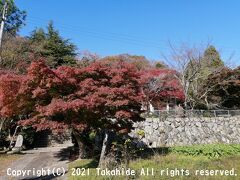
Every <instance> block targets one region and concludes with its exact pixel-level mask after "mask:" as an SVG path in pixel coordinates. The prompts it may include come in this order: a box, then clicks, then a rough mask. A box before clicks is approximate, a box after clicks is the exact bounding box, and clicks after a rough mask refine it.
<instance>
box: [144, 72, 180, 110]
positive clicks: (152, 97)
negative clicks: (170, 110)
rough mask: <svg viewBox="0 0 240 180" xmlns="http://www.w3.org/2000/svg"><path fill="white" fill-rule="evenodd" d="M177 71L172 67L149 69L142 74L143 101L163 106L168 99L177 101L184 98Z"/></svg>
mask: <svg viewBox="0 0 240 180" xmlns="http://www.w3.org/2000/svg"><path fill="white" fill-rule="evenodd" d="M177 75H178V73H177V72H176V71H175V70H172V69H149V70H147V71H145V72H144V73H143V74H142V80H143V82H144V86H143V92H144V94H145V101H146V102H147V103H149V102H151V103H153V104H154V105H156V104H157V105H158V108H160V107H159V106H163V105H165V103H167V102H168V101H170V99H175V100H176V101H178V102H182V101H183V100H184V93H183V89H182V86H181V84H180V82H179V80H178V79H177V78H176V76H177Z"/></svg>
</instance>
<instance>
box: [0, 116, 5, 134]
mask: <svg viewBox="0 0 240 180" xmlns="http://www.w3.org/2000/svg"><path fill="white" fill-rule="evenodd" d="M5 120H6V119H5V118H1V122H0V132H2V128H3V124H4V122H5Z"/></svg>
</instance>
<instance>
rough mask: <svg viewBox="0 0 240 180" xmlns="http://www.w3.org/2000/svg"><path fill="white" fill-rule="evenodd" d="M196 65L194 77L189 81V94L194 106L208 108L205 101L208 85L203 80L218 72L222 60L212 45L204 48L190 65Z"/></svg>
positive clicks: (222, 64) (222, 65) (222, 66)
mask: <svg viewBox="0 0 240 180" xmlns="http://www.w3.org/2000/svg"><path fill="white" fill-rule="evenodd" d="M194 66H195V67H197V69H198V71H196V76H195V78H194V79H193V80H192V81H191V83H190V95H191V99H192V102H193V105H192V106H193V107H194V108H200V109H202V108H210V107H209V106H208V102H207V99H206V98H207V94H208V91H209V88H210V87H208V86H204V87H203V84H205V81H206V80H207V79H208V77H209V76H210V75H211V74H213V73H214V72H218V71H220V70H221V69H223V68H224V62H223V61H222V59H221V56H220V54H219V52H218V51H217V50H216V48H215V47H214V46H213V45H210V46H209V47H208V48H206V49H205V51H204V52H203V54H202V55H201V58H200V59H199V61H194V63H193V65H192V66H190V69H192V67H194Z"/></svg>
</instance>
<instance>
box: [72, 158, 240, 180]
mask: <svg viewBox="0 0 240 180" xmlns="http://www.w3.org/2000/svg"><path fill="white" fill-rule="evenodd" d="M74 167H75V168H78V169H80V170H82V172H83V169H86V170H85V171H86V173H85V174H86V175H78V176H77V175H76V171H75V172H74V173H75V175H73V168H74ZM96 167H97V163H96V162H95V161H94V160H91V159H89V160H81V161H79V160H78V161H75V162H72V163H71V164H70V166H69V179H70V180H78V179H83V180H84V179H86V180H95V179H98V180H99V179H100V180H101V179H102V180H104V179H116V180H118V179H120V180H121V179H122V180H125V179H126V177H125V176H115V177H109V176H97V175H96V172H97V171H96ZM129 167H130V168H131V169H134V170H137V175H136V176H134V177H133V176H132V177H129V179H149V180H152V179H161V180H164V179H171V180H172V179H175V180H179V179H182V180H185V179H186V180H202V179H204V180H219V179H221V180H231V179H233V180H239V179H240V156H239V155H237V156H228V157H221V158H214V159H209V158H207V157H205V156H188V155H179V154H168V155H155V156H153V157H151V158H150V159H138V160H133V161H131V162H130V165H129ZM88 168H89V175H87V172H88ZM142 168H144V170H145V174H146V171H147V168H149V175H148V176H147V175H145V176H144V175H140V170H141V169H142ZM152 168H153V170H154V175H152V174H151V170H152ZM176 168H177V169H178V170H180V169H184V170H189V171H190V172H191V175H189V176H181V175H180V176H173V174H171V173H170V171H169V174H168V176H167V175H166V173H167V170H175V169H176ZM232 168H234V172H235V173H236V174H237V176H235V175H234V176H231V177H230V176H229V177H227V176H212V177H208V176H195V175H194V174H193V172H195V171H196V170H198V169H203V170H204V169H209V170H231V169H232ZM161 170H165V171H162V174H163V175H162V176H160V173H161ZM171 176H172V177H171Z"/></svg>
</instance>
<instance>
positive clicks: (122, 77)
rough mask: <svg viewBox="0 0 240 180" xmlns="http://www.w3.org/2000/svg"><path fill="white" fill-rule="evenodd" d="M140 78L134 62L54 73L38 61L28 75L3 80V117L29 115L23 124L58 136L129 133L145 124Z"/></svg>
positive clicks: (33, 64)
mask: <svg viewBox="0 0 240 180" xmlns="http://www.w3.org/2000/svg"><path fill="white" fill-rule="evenodd" d="M140 78H141V76H140V73H139V71H138V70H137V69H136V68H135V67H134V66H133V65H130V64H127V63H124V62H119V63H115V64H111V66H110V65H109V64H104V63H101V62H97V63H93V64H91V65H90V66H88V67H85V68H73V67H67V66H65V67H64V66H62V67H59V68H57V69H50V68H49V67H48V66H46V65H45V63H44V62H43V61H37V62H33V63H32V64H31V66H30V67H29V69H28V73H27V74H26V75H25V76H23V75H22V76H18V75H9V74H7V75H3V76H1V79H2V81H1V82H2V84H1V87H0V90H1V103H2V104H1V113H2V114H4V113H5V114H6V116H12V115H14V113H19V114H28V117H29V118H27V119H24V120H21V121H20V124H21V125H23V126H27V125H28V126H29V125H30V126H32V127H34V128H36V129H37V130H46V129H51V130H55V131H58V132H62V131H65V130H66V129H75V130H77V131H79V132H81V131H83V130H84V129H88V128H92V129H97V128H107V129H115V130H118V131H123V130H125V131H126V132H128V131H129V130H130V129H131V127H132V124H133V122H135V121H140V120H142V118H141V117H140V114H141V110H140V109H141V102H142V100H143V95H142V91H141V79H140Z"/></svg>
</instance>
